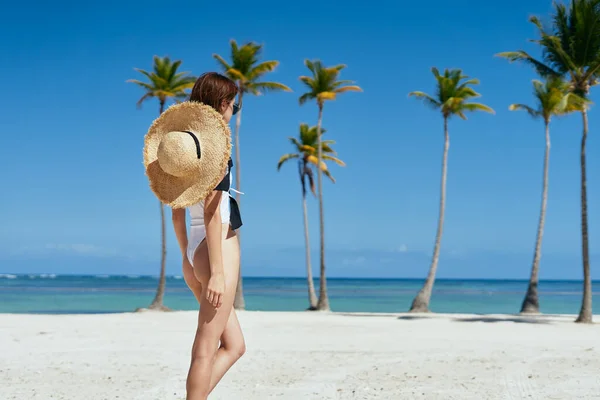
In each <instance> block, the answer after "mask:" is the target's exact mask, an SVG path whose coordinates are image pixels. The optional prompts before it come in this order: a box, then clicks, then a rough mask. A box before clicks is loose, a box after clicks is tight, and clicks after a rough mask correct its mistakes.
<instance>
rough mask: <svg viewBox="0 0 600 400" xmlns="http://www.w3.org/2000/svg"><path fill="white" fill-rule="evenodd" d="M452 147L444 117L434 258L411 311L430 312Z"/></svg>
mask: <svg viewBox="0 0 600 400" xmlns="http://www.w3.org/2000/svg"><path fill="white" fill-rule="evenodd" d="M449 148H450V136H449V135H448V118H447V117H444V156H443V159H442V184H441V190H440V192H441V193H440V215H439V219H438V227H437V234H436V236H435V246H434V249H433V258H432V260H431V266H430V267H429V273H428V274H427V279H425V284H424V285H423V287H422V288H421V290H420V291H419V293H418V294H417V296H416V297H415V299H414V300H413V302H412V305H411V307H410V312H428V311H429V300H430V299H431V291H432V290H433V283H434V281H435V273H436V271H437V265H438V259H439V257H440V247H441V244H442V231H443V228H444V212H445V208H446V175H447V170H448V149H449Z"/></svg>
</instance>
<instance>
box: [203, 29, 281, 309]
mask: <svg viewBox="0 0 600 400" xmlns="http://www.w3.org/2000/svg"><path fill="white" fill-rule="evenodd" d="M229 43H230V45H231V62H227V61H225V59H224V58H223V57H221V56H220V55H218V54H213V57H214V58H215V59H216V60H217V62H218V63H219V65H220V66H221V68H222V69H223V72H224V73H225V74H226V75H227V76H228V77H229V78H231V79H232V80H234V81H236V82H237V85H238V87H239V89H240V91H239V94H238V104H240V105H241V104H242V101H243V97H244V94H246V93H249V94H253V95H256V96H258V95H261V94H263V93H265V92H277V91H285V92H289V91H291V89H290V88H289V87H287V86H286V85H284V84H282V83H278V82H263V81H262V78H264V76H265V75H266V74H267V73H269V72H273V71H274V70H275V68H276V67H277V66H278V65H279V61H263V62H259V57H260V54H261V51H262V45H261V44H257V43H254V42H248V43H246V44H244V45H242V46H241V47H240V46H238V44H237V42H236V41H235V40H233V39H232V40H231V41H230V42H229ZM241 123H242V111H241V110H240V111H239V112H238V113H237V119H236V121H235V132H234V135H233V136H234V141H235V185H236V189H237V190H241V174H240V171H241V167H240V136H239V135H240V125H241ZM236 199H237V201H238V203H239V202H240V198H239V195H238V193H236ZM243 293H244V292H243V288H242V274H241V273H240V275H239V278H238V285H237V288H236V292H235V300H234V303H233V304H234V307H235V308H236V309H239V310H242V309H244V308H245V307H246V305H245V302H244V294H243Z"/></svg>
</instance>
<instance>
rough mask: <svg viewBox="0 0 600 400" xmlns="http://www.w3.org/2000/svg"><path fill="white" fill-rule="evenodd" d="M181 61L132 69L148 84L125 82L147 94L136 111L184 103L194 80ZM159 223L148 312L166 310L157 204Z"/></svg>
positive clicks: (163, 60)
mask: <svg viewBox="0 0 600 400" xmlns="http://www.w3.org/2000/svg"><path fill="white" fill-rule="evenodd" d="M180 65H181V60H175V61H171V59H170V58H169V57H158V56H154V68H153V71H152V72H148V71H144V70H143V69H139V68H135V70H136V71H138V72H139V73H141V74H142V75H144V76H145V77H146V78H148V82H142V81H139V80H137V79H130V80H128V81H127V82H131V83H135V84H136V85H139V86H140V87H141V88H142V89H144V90H145V92H146V93H144V95H143V96H142V97H141V98H140V99H139V101H138V102H137V106H138V108H139V107H141V106H142V103H143V102H144V101H146V100H148V99H151V98H156V99H158V104H159V115H160V114H162V112H163V111H164V110H165V105H166V104H167V101H169V99H173V100H175V101H177V100H183V99H185V98H186V97H187V96H188V93H187V92H186V90H187V89H191V88H192V87H193V86H194V81H195V80H196V78H194V77H193V76H190V75H188V73H187V72H178V71H177V70H178V69H179V66H180ZM159 204H160V224H161V249H162V250H161V255H162V256H161V261H160V278H159V281H158V288H157V290H156V295H155V296H154V300H153V301H152V303H151V304H150V307H149V308H150V309H157V310H167V309H168V308H167V307H165V306H164V304H163V298H164V295H165V284H166V276H165V274H166V272H165V270H166V261H167V239H166V228H165V209H164V206H163V204H162V203H160V202H159Z"/></svg>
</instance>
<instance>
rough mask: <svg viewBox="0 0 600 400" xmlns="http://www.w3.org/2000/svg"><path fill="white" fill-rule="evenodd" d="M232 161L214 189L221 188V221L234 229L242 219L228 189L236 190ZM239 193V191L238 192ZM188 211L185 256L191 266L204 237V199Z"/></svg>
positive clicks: (240, 223) (239, 224) (240, 224)
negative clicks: (188, 227)
mask: <svg viewBox="0 0 600 400" xmlns="http://www.w3.org/2000/svg"><path fill="white" fill-rule="evenodd" d="M232 166H233V163H232V162H231V160H229V164H228V167H229V168H228V171H227V174H226V175H225V177H224V178H223V180H222V181H221V183H219V185H217V187H216V188H215V190H222V191H223V192H225V193H223V195H222V197H221V204H220V210H221V221H222V222H223V223H227V222H229V224H230V225H231V227H232V228H233V229H234V230H235V229H238V228H239V227H240V226H242V220H241V216H240V211H239V208H238V205H237V202H236V201H235V199H234V198H233V197H232V196H231V194H230V193H229V191H230V190H232V191H235V192H237V190H235V189H231V183H232V176H231V167H232ZM238 193H240V192H238ZM188 210H189V212H190V230H189V234H188V246H187V257H188V260H189V261H190V264H192V266H193V265H194V253H195V252H196V249H197V248H198V246H199V245H200V243H202V241H203V240H204V239H205V238H206V225H205V224H204V200H203V201H201V202H199V203H197V204H194V205H193V206H190V207H188Z"/></svg>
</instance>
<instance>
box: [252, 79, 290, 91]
mask: <svg viewBox="0 0 600 400" xmlns="http://www.w3.org/2000/svg"><path fill="white" fill-rule="evenodd" d="M248 86H251V87H252V88H253V89H256V90H257V91H258V92H259V93H265V92H291V91H292V89H290V88H289V87H288V86H286V85H284V84H283V83H278V82H256V83H251V84H249V85H248Z"/></svg>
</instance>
